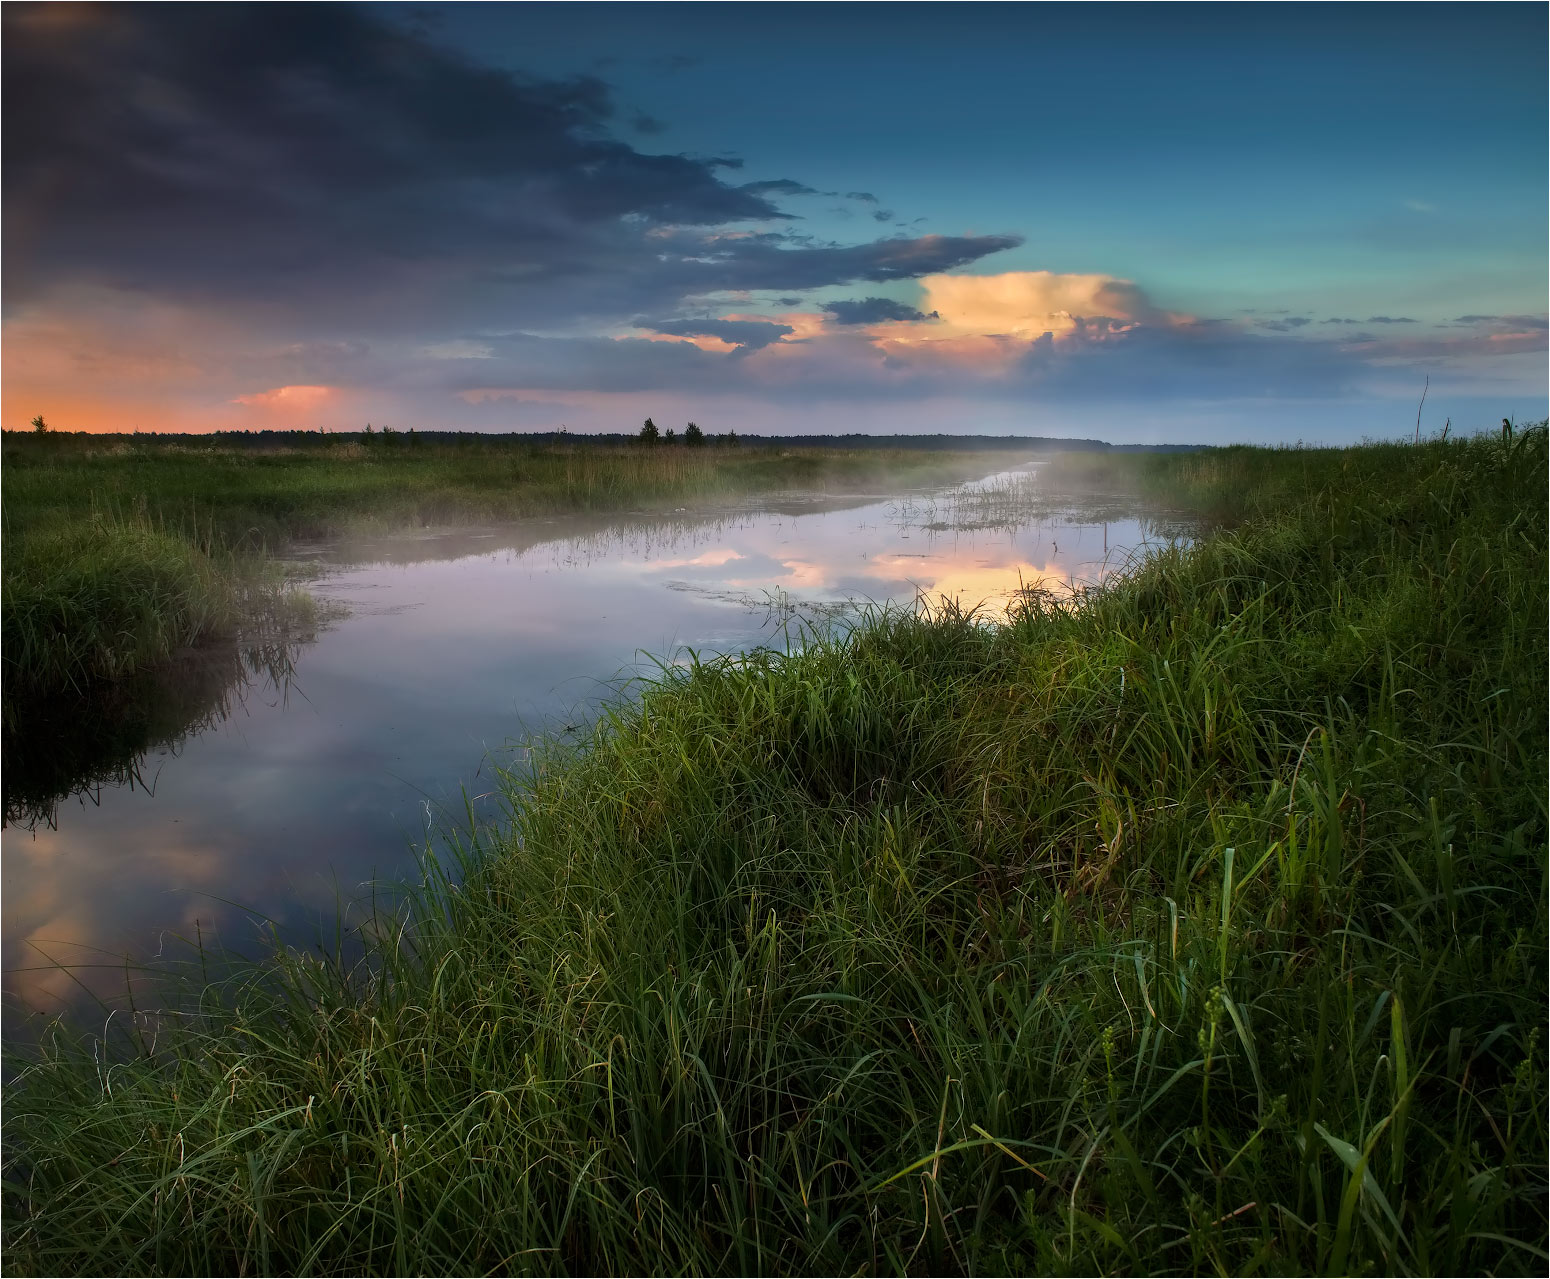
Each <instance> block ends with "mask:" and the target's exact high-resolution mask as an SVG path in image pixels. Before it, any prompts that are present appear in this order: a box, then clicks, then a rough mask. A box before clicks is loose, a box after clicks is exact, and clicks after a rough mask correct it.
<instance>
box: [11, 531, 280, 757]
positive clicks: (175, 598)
mask: <svg viewBox="0 0 1550 1279" xmlns="http://www.w3.org/2000/svg"><path fill="white" fill-rule="evenodd" d="M6 550H7V554H6V561H5V574H4V579H3V586H0V590H3V634H4V666H5V694H6V696H5V706H6V711H5V714H6V719H7V724H8V726H11V727H14V726H15V724H16V722H17V718H18V716H19V715H21V714H22V709H23V708H24V707H25V706H26V705H28V704H29V703H30V702H32V701H35V700H36V699H38V698H40V697H58V696H63V695H71V696H77V697H84V696H87V695H88V694H90V693H91V692H92V691H93V690H94V688H97V687H100V686H101V685H103V684H106V683H111V682H114V681H119V680H123V679H125V678H128V677H131V676H134V675H138V674H142V673H144V672H145V671H146V670H148V669H150V668H151V667H153V666H156V665H159V664H163V663H165V662H166V661H167V660H168V659H169V658H171V657H172V655H173V654H175V653H177V652H179V651H180V650H182V649H185V648H188V647H189V646H191V645H194V644H197V643H199V642H201V641H203V640H207V639H210V638H212V637H217V636H223V635H230V634H232V633H234V632H235V631H236V630H238V629H239V628H241V627H243V626H251V625H253V624H254V623H255V622H256V621H258V620H259V619H261V618H271V619H272V618H273V617H275V616H276V615H277V614H281V613H289V614H298V615H299V614H305V613H307V612H308V605H307V602H306V601H305V598H304V597H299V596H296V595H294V594H293V593H291V592H288V591H286V590H285V588H284V586H283V584H282V583H280V582H279V581H278V580H277V579H275V578H274V577H273V575H270V574H266V573H264V572H263V571H262V569H261V568H260V566H258V565H257V564H256V563H254V562H251V561H242V560H240V559H238V558H237V557H233V556H230V555H226V554H222V553H221V552H220V551H219V549H218V548H217V547H216V546H215V545H213V544H212V541H211V540H210V539H209V538H206V539H204V540H203V543H202V544H201V543H199V542H195V541H192V540H190V538H189V537H187V536H185V535H183V534H181V533H178V532H171V531H168V530H166V529H164V528H162V527H160V526H158V525H157V524H156V523H155V522H153V521H152V520H150V519H149V518H145V517H133V516H131V517H127V518H126V517H111V516H96V517H93V518H88V519H85V520H82V521H79V522H73V523H68V524H60V523H54V524H50V525H48V526H46V527H43V528H39V529H29V530H27V531H26V532H24V533H19V534H17V535H14V536H8V537H7V545H6Z"/></svg>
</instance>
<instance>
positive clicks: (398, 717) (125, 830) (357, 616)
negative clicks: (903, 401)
mask: <svg viewBox="0 0 1550 1279" xmlns="http://www.w3.org/2000/svg"><path fill="white" fill-rule="evenodd" d="M1036 484H1037V482H1036V480H1033V479H1031V477H1030V473H1029V472H1009V473H1001V474H998V475H996V476H992V477H989V478H988V479H986V480H983V481H979V482H976V483H974V484H970V485H965V486H957V487H955V488H951V489H942V490H936V491H931V490H921V491H915V492H910V493H903V494H896V495H893V496H890V497H886V498H875V497H874V498H865V497H857V498H854V499H850V500H849V501H844V500H836V499H832V498H829V499H822V500H820V499H815V498H803V497H802V496H800V495H787V496H785V497H782V498H779V499H772V500H770V501H768V502H765V503H763V504H759V505H754V506H750V507H749V508H748V509H746V510H739V511H737V512H735V513H732V514H725V513H723V514H721V515H718V516H714V517H705V516H696V515H695V514H694V513H693V512H690V511H682V512H677V513H674V514H672V515H669V516H665V517H655V518H633V519H629V518H626V519H618V520H611V521H604V520H579V519H577V520H564V521H551V522H533V523H528V524H524V525H520V526H512V527H506V528H499V529H486V530H477V531H473V532H462V533H457V534H440V535H429V534H427V535H423V536H414V537H400V538H395V539H391V540H384V541H378V542H374V543H365V544H344V543H341V544H331V545H319V546H311V547H302V548H299V550H298V552H297V554H298V556H299V557H300V558H301V559H302V560H304V561H305V562H306V563H307V564H308V565H309V566H310V567H309V574H310V575H311V576H312V578H313V579H314V580H313V581H312V590H313V592H314V594H315V595H317V596H319V597H320V598H321V599H323V600H324V601H325V602H327V603H328V604H329V606H330V607H329V609H328V612H329V613H330V614H337V615H336V616H334V617H333V620H331V621H328V622H327V623H326V624H325V625H323V626H322V627H321V628H320V629H319V631H318V633H317V635H316V636H315V638H312V639H311V640H310V642H306V643H303V644H298V645H295V646H293V647H292V648H291V650H290V652H289V653H288V654H284V655H281V658H280V661H279V665H278V667H277V665H276V661H275V659H274V655H273V654H270V655H269V659H270V660H269V665H268V666H267V667H266V666H265V665H264V663H263V662H259V663H257V669H256V670H253V669H250V670H249V671H248V674H247V676H246V678H245V679H242V680H236V681H231V680H230V671H229V670H223V672H222V679H224V680H227V681H228V682H227V683H226V684H225V685H224V689H225V691H224V692H217V693H215V694H214V695H211V696H209V698H208V705H206V706H205V707H204V708H203V709H202V710H200V711H197V712H195V713H189V712H182V713H181V714H182V724H185V725H187V724H191V725H192V728H191V730H190V731H188V732H187V733H186V734H185V735H183V736H182V737H181V739H178V738H176V737H174V739H173V740H171V741H164V742H163V743H162V744H160V745H157V746H153V747H152V748H151V749H149V750H148V751H146V752H145V754H144V756H143V757H142V758H141V759H140V760H139V762H138V764H137V765H136V766H135V770H134V771H135V773H136V776H134V777H129V778H126V777H124V776H122V775H120V777H119V778H118V784H112V783H109V784H102V783H101V782H100V781H99V782H98V784H96V785H94V786H92V787H91V788H89V789H88V790H87V791H85V792H84V793H78V794H73V795H67V796H66V797H65V798H63V799H62V800H61V801H60V802H58V804H57V805H55V806H52V811H45V813H44V815H43V817H42V818H41V820H37V819H35V820H32V821H31V822H30V823H26V822H23V823H22V824H16V823H15V817H16V814H15V813H12V814H11V816H12V818H13V824H12V825H11V827H10V828H9V829H8V830H7V831H6V833H5V837H4V857H3V862H0V866H3V879H4V883H3V888H4V932H3V960H4V969H5V973H4V984H5V989H6V992H7V993H8V994H9V995H10V996H11V997H12V998H13V999H14V1000H20V1001H21V1002H22V1003H23V1004H25V1005H26V1006H27V1007H29V1008H33V1009H40V1010H44V1011H56V1010H58V1009H60V1008H61V1007H72V1008H75V1007H80V1006H82V1004H83V1001H85V1000H86V994H85V992H88V991H89V992H94V993H98V994H102V995H104V996H112V995H113V994H115V993H117V992H121V991H122V990H123V988H124V981H125V971H126V969H125V962H126V957H128V959H129V960H130V961H131V962H132V963H138V962H140V961H143V960H145V959H148V958H151V957H154V956H156V955H157V954H158V953H162V954H166V953H171V952H173V951H176V950H177V949H178V948H179V945H180V942H179V940H178V939H180V938H184V939H187V938H194V937H196V936H200V937H203V938H204V939H206V940H209V939H212V938H213V939H218V940H219V941H220V942H221V943H223V944H225V945H228V946H231V947H233V948H235V949H238V950H243V951H251V950H254V949H256V946H255V942H256V940H257V931H258V927H259V921H260V920H269V921H272V922H273V925H274V927H275V928H276V929H277V931H278V934H279V936H280V937H281V938H282V939H284V940H287V941H291V942H296V943H299V944H306V943H307V942H308V941H310V940H311V939H312V938H314V937H316V936H317V935H319V934H320V933H321V934H323V935H327V934H329V933H331V932H332V930H333V924H334V921H335V918H336V913H337V907H338V903H339V901H340V899H341V897H343V898H358V897H361V896H363V895H364V894H365V893H367V892H368V891H369V889H370V885H371V884H372V883H373V882H374V881H376V880H379V879H381V880H389V881H391V880H394V879H396V878H399V877H401V876H404V875H406V874H409V873H410V872H412V869H413V866H414V856H415V853H414V850H415V849H416V848H422V849H423V848H425V847H427V846H428V845H430V844H432V843H433V842H434V833H433V832H434V830H435V829H436V828H438V827H441V828H445V827H447V826H448V825H456V824H464V825H466V822H467V812H468V804H470V803H471V804H472V805H473V808H474V810H475V812H476V813H479V812H485V813H494V812H495V811H497V809H496V806H495V799H494V797H493V796H492V794H491V793H490V791H491V780H490V779H491V772H492V769H491V764H492V761H493V762H500V761H501V760H502V759H508V758H509V752H511V751H513V750H519V749H520V741H521V739H522V738H523V737H524V736H526V735H528V734H531V733H536V732H550V733H552V732H561V733H563V732H566V731H574V727H575V726H580V725H583V724H585V723H586V722H587V720H588V718H589V716H590V715H591V713H592V712H593V710H594V709H595V707H596V706H597V704H598V703H599V701H600V700H601V699H604V698H607V697H610V696H617V695H619V693H620V692H621V691H627V685H628V681H629V680H630V679H631V678H632V677H635V676H637V675H638V674H640V673H642V672H648V673H649V671H650V670H651V669H653V663H652V660H651V656H652V655H655V657H656V658H658V659H660V660H666V661H671V660H682V659H683V657H684V655H685V653H686V650H695V651H697V652H700V653H702V654H711V653H724V652H735V651H743V650H746V649H749V648H752V647H754V646H757V645H760V644H770V645H775V646H780V645H783V644H784V643H785V642H786V640H785V636H786V634H787V633H789V628H790V626H791V623H792V622H793V620H798V621H799V620H802V619H812V618H824V617H827V618H829V619H831V620H836V621H837V622H838V624H843V619H844V616H845V615H846V606H847V604H849V603H852V602H855V601H872V602H876V603H884V602H889V603H896V604H903V605H906V606H908V605H911V604H912V603H913V602H914V601H916V599H917V598H918V597H920V596H926V597H929V598H931V599H935V598H938V597H940V596H944V595H945V596H949V597H952V598H954V599H957V600H959V601H961V602H962V603H964V604H981V603H982V602H983V603H984V604H985V607H986V608H987V609H988V610H990V611H991V612H998V611H1004V610H1005V608H1006V607H1007V605H1008V603H1009V602H1010V600H1011V599H1012V598H1013V596H1014V594H1015V592H1016V591H1017V590H1018V589H1019V587H1020V586H1044V587H1046V588H1049V589H1054V590H1057V591H1059V590H1066V589H1069V588H1070V586H1071V584H1073V583H1082V582H1093V581H1097V580H1099V579H1100V578H1101V577H1102V576H1104V574H1105V573H1106V572H1107V571H1109V570H1111V569H1112V568H1114V567H1117V566H1119V565H1120V564H1122V563H1123V562H1124V561H1125V559H1126V558H1127V557H1129V556H1130V555H1132V554H1134V553H1136V552H1137V551H1138V550H1139V549H1141V548H1143V547H1144V546H1145V545H1146V544H1147V543H1148V542H1149V541H1156V540H1158V539H1159V537H1160V534H1159V533H1158V531H1157V526H1156V525H1154V524H1152V523H1151V522H1149V521H1147V520H1145V519H1143V518H1141V517H1140V516H1138V515H1137V514H1135V513H1130V514H1128V515H1127V514H1126V513H1125V512H1124V511H1123V510H1122V509H1120V508H1116V507H1114V506H1113V505H1112V504H1109V505H1108V508H1107V509H1094V508H1093V507H1092V505H1091V503H1090V502H1089V503H1088V505H1087V507H1086V508H1085V509H1082V508H1079V507H1077V506H1075V505H1073V504H1071V503H1066V502H1062V501H1061V500H1060V499H1059V498H1058V497H1055V496H1053V495H1043V496H1042V497H1041V498H1039V499H1038V500H1035V501H1030V495H1031V494H1032V493H1033V492H1034V491H1035V490H1036ZM285 660H289V662H290V663H291V665H290V668H289V674H288V675H287V674H286V673H285V672H284V670H283V667H284V662H285ZM252 665H253V664H252V663H250V666H252ZM217 684H218V685H219V684H220V681H219V680H218V681H217ZM82 731H83V732H89V731H90V727H89V726H84V725H83V726H82ZM99 776H100V774H99ZM9 805H10V800H9V799H8V806H9ZM34 816H35V815H34ZM29 824H30V829H29V828H28V827H29ZM86 1006H89V1001H88V1002H87V1005H86ZM12 1020H13V1021H14V1018H12Z"/></svg>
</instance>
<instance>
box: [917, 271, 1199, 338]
mask: <svg viewBox="0 0 1550 1279" xmlns="http://www.w3.org/2000/svg"><path fill="white" fill-rule="evenodd" d="M920 283H921V287H922V288H923V289H924V290H925V294H926V296H925V300H924V301H923V302H922V303H921V304H920V309H921V310H923V311H936V312H937V313H938V314H940V316H941V317H942V319H941V324H940V325H932V326H930V328H929V329H927V330H925V331H924V332H926V333H934V335H935V336H941V337H956V336H962V335H967V334H1005V335H1008V336H1012V337H1022V338H1026V339H1030V340H1031V339H1034V338H1038V337H1041V336H1042V335H1043V334H1045V333H1052V334H1054V335H1055V336H1056V337H1057V338H1059V337H1061V336H1064V335H1066V334H1070V333H1074V332H1076V331H1077V330H1079V329H1083V328H1084V322H1085V324H1086V325H1087V326H1089V331H1090V325H1091V322H1092V321H1096V320H1107V321H1109V322H1110V328H1111V329H1112V328H1129V327H1132V326H1134V325H1137V324H1157V323H1175V322H1177V321H1178V320H1180V319H1182V318H1183V317H1179V316H1175V315H1173V314H1172V313H1171V312H1166V311H1160V310H1158V308H1156V307H1154V306H1153V305H1152V303H1151V302H1150V300H1148V298H1147V296H1146V294H1145V293H1143V292H1142V291H1141V289H1140V288H1138V287H1137V286H1136V285H1135V284H1133V283H1132V282H1131V281H1129V280H1122V279H1119V278H1118V277H1116V276H1112V275H1077V274H1072V275H1060V274H1057V273H1056V272H1054V271H1008V272H1005V273H1003V274H1001V275H928V276H926V277H925V278H924V279H922V280H921V282H920ZM916 331H921V330H919V329H918V328H917V329H916Z"/></svg>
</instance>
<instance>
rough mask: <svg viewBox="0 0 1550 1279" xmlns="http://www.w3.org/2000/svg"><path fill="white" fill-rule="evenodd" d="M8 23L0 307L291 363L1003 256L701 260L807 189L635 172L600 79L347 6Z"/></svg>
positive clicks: (710, 167) (894, 243) (963, 245)
mask: <svg viewBox="0 0 1550 1279" xmlns="http://www.w3.org/2000/svg"><path fill="white" fill-rule="evenodd" d="M3 24H4V43H3V58H4V85H3V91H4V111H5V119H4V123H3V129H4V134H3V143H4V152H3V163H4V185H5V210H4V217H5V249H6V250H7V260H6V266H7V268H8V270H7V273H6V281H5V283H6V301H7V303H8V304H11V305H15V304H17V303H24V302H26V301H28V300H29V299H30V298H33V297H35V296H38V295H39V294H40V293H41V292H42V291H43V290H45V289H56V290H57V289H60V288H65V287H70V286H77V285H79V286H87V287H93V286H107V287H110V288H115V289H122V290H130V291H132V292H135V293H138V294H141V295H145V296H150V297H159V298H167V299H171V300H175V301H180V302H194V303H206V304H208V303H213V304H215V305H217V306H221V307H223V308H225V309H226V312H227V313H228V314H235V313H237V312H242V313H244V314H247V315H249V316H250V317H255V320H254V322H256V323H261V324H264V325H267V326H270V327H272V328H275V329H277V330H279V331H284V332H292V331H295V330H297V329H303V330H306V332H307V334H310V335H311V336H314V337H316V336H319V335H322V334H326V333H328V332H329V331H330V329H333V330H338V329H340V328H342V327H343V328H347V329H349V330H350V331H351V332H352V334H359V333H365V332H370V333H377V334H386V333H392V332H397V333H400V334H405V335H407V334H411V333H420V334H436V333H444V332H448V331H454V332H455V331H467V329H468V328H470V327H477V326H482V325H490V326H497V325H500V324H501V323H505V324H506V325H508V326H511V327H523V326H528V327H536V326H538V325H540V324H544V325H550V326H559V327H563V326H565V325H567V324H573V323H580V322H587V321H595V320H607V321H611V322H617V321H618V320H620V319H622V318H624V317H627V316H630V315H634V314H638V313H641V312H646V313H657V314H661V313H663V312H671V311H673V310H676V309H677V308H678V307H679V305H680V304H681V303H682V302H683V301H684V299H686V298H691V297H693V296H695V295H696V294H703V293H709V292H714V291H717V290H733V289H753V288H760V289H774V290H780V291H784V292H790V291H794V290H802V289H808V288H814V287H820V286H823V285H829V284H842V283H845V282H846V281H851V280H892V279H904V278H910V277H912V276H914V275H919V274H923V273H925V272H930V271H941V270H950V269H952V268H953V267H956V266H961V265H964V264H966V263H969V262H973V261H976V260H978V259H979V258H981V257H983V256H984V255H985V254H987V253H993V252H996V251H997V250H999V249H1002V248H1006V247H1010V246H1011V245H1014V244H1016V243H1019V241H1018V240H1016V239H1014V238H1011V237H1005V236H1001V237H997V236H980V237H920V238H917V239H901V238H889V239H884V240H880V241H876V242H874V243H871V244H861V245H852V246H823V245H812V244H809V243H807V242H805V241H803V240H801V239H800V238H797V237H794V236H789V235H782V234H778V233H773V232H765V233H762V234H759V235H754V236H746V237H744V238H733V237H731V236H725V235H718V234H715V229H716V228H722V227H726V226H728V225H729V224H737V223H740V222H741V223H749V222H753V223H763V224H764V225H765V226H766V227H768V226H770V225H772V224H773V225H776V226H779V225H782V224H783V220H784V219H786V217H787V215H785V214H784V213H783V212H782V210H781V209H780V208H779V207H778V205H777V204H776V203H775V202H774V201H775V199H776V198H778V197H783V196H792V195H801V194H806V193H808V192H809V191H810V190H811V188H808V187H806V186H805V185H804V184H802V183H799V182H796V181H794V180H791V179H774V180H768V181H763V182H755V183H749V184H744V185H741V186H740V185H735V184H729V183H728V182H726V181H725V180H724V179H723V177H722V174H723V173H724V172H725V171H727V170H732V169H736V168H737V167H739V166H740V164H741V162H740V161H739V160H738V159H737V158H736V157H730V156H728V157H691V156H685V155H653V154H647V153H645V152H642V151H639V150H637V149H635V148H633V147H631V146H629V145H626V144H625V143H623V142H620V141H618V140H617V139H616V138H614V137H613V136H612V135H611V134H610V132H609V130H610V129H611V128H612V127H614V126H615V125H616V124H619V125H621V126H624V127H628V125H629V124H630V123H631V121H630V120H622V121H620V120H616V117H615V111H614V108H613V105H612V102H611V100H610V96H609V92H608V89H607V86H605V85H604V84H603V83H602V82H601V81H599V80H596V79H594V78H590V77H576V78H572V79H566V80H537V79H532V78H526V77H523V76H520V75H516V74H512V73H509V72H507V71H503V70H496V69H492V68H489V67H486V66H482V65H479V64H476V63H474V62H472V61H470V60H469V59H468V58H466V57H464V56H462V55H460V54H458V53H455V52H452V51H450V50H448V49H446V48H443V47H441V46H439V45H437V44H435V43H433V42H432V40H431V38H430V37H429V36H427V35H426V34H425V32H424V31H416V30H412V29H404V28H400V27H398V26H394V25H389V24H387V23H384V22H382V21H379V20H377V19H376V18H375V17H373V16H372V14H371V13H370V11H369V10H367V9H365V8H359V7H350V6H312V5H305V6H302V5H298V6H277V7H259V8H252V7H242V6H202V5H201V6H181V7H178V8H175V9H173V8H164V7H157V6H119V7H107V8H101V9H94V8H76V7H67V6H63V5H60V6H52V5H44V6H30V5H17V4H12V5H7V6H6V7H5V8H4V11H3ZM633 123H634V124H635V126H636V127H642V125H641V120H640V118H639V116H638V115H637V116H636V118H635V119H634V120H633ZM243 308H247V309H246V311H245V312H243V311H242V309H243Z"/></svg>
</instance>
